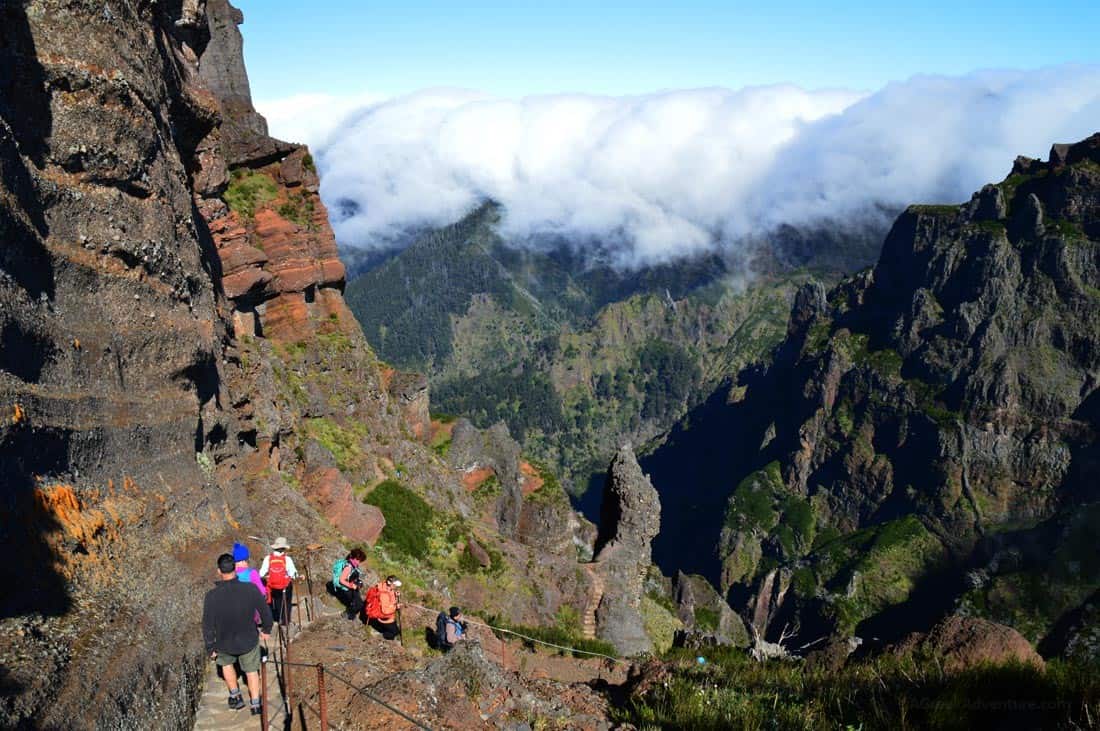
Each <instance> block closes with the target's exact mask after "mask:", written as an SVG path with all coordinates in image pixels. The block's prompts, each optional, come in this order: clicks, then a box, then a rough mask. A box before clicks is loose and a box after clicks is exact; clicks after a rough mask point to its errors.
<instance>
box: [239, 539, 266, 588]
mask: <svg viewBox="0 0 1100 731" xmlns="http://www.w3.org/2000/svg"><path fill="white" fill-rule="evenodd" d="M248 556H249V554H248V546H246V545H244V544H243V543H234V544H233V561H234V565H235V566H236V569H237V580H238V581H243V582H244V583H246V584H248V583H252V584H253V585H254V586H255V587H256V588H257V589H259V590H260V593H261V594H263V595H264V601H267V587H266V586H264V581H263V579H262V578H260V572H259V571H257V570H256V569H254V568H251V567H249V565H248Z"/></svg>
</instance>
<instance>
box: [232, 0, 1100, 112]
mask: <svg viewBox="0 0 1100 731" xmlns="http://www.w3.org/2000/svg"><path fill="white" fill-rule="evenodd" d="M237 4H238V5H239V6H240V7H241V9H242V10H243V11H244V13H245V24H244V25H243V26H242V28H241V30H242V32H243V33H244V36H245V55H246V60H247V63H248V68H249V74H250V77H251V80H252V86H253V95H254V97H256V98H257V99H261V100H269V99H278V98H285V97H289V96H294V95H297V94H307V93H324V94H333V95H353V94H363V93H370V94H374V95H381V96H393V95H398V94H404V93H408V92H412V91H415V90H418V89H423V88H428V87H438V86H449V87H463V88H470V89H478V90H481V91H485V92H488V93H490V94H494V95H501V96H510V97H512V96H522V95H526V94H539V93H549V92H562V91H568V92H585V93H593V94H636V93H645V92H650V91H655V90H660V89H674V88H694V87H705V86H722V87H728V88H739V87H742V86H747V85H757V84H771V83H777V82H790V83H794V84H797V85H799V86H802V87H807V88H829V87H843V88H849V89H863V90H873V89H877V88H879V87H881V86H882V85H883V84H885V83H886V82H888V81H892V80H898V79H905V78H908V77H910V76H913V75H914V74H920V73H933V74H948V75H957V74H963V73H966V72H969V71H972V70H974V69H985V68H1025V69H1026V68H1036V67H1040V66H1047V65H1051V64H1058V63H1064V62H1079V63H1097V62H1100V43H1098V42H1097V41H1096V29H1097V28H1098V27H1100V2H1096V0H1060V1H1059V0H1055V1H1054V2H1048V3H1036V2H1033V1H1031V2H1017V1H1015V0H998V1H997V2H989V1H986V0H980V1H977V2H959V0H953V1H951V2H944V1H942V0H924V1H922V2H919V3H913V4H912V5H911V6H910V7H903V6H901V5H900V4H898V3H893V2H856V1H854V0H835V1H834V2H830V3H822V2H820V1H819V0H818V1H810V0H796V1H791V0H786V1H784V0H776V1H775V2H765V3H744V2H718V1H715V0H681V1H680V2H678V3H670V2H668V0H661V1H660V2H648V1H647V2H622V1H621V0H602V1H600V0H585V1H580V0H556V1H555V2H539V3H533V2H479V1H476V0H473V1H470V2H461V1H456V0H405V1H404V2H369V1H368V2H363V1H362V0H354V1H351V0H323V1H318V2H312V3H308V4H303V3H302V2H301V0H294V1H293V2H292V1H291V0H237ZM304 8H307V9H304Z"/></svg>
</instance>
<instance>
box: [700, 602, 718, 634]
mask: <svg viewBox="0 0 1100 731" xmlns="http://www.w3.org/2000/svg"><path fill="white" fill-rule="evenodd" d="M718 621H719V617H718V612H717V611H715V610H714V609H709V608H707V607H695V627H696V628H697V629H701V630H706V631H708V632H716V631H717V630H718Z"/></svg>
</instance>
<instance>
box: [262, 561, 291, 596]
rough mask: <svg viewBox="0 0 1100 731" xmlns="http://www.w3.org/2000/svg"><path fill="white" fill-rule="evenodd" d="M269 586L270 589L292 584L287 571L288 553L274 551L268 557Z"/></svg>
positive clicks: (280, 588)
mask: <svg viewBox="0 0 1100 731" xmlns="http://www.w3.org/2000/svg"><path fill="white" fill-rule="evenodd" d="M267 586H268V588H269V589H279V590H282V589H285V588H287V587H288V586H290V576H289V575H288V574H287V572H286V555H285V554H284V555H281V556H280V555H279V554H277V553H273V554H271V555H270V556H268V557H267Z"/></svg>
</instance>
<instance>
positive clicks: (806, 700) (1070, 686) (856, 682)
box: [613, 648, 1100, 731]
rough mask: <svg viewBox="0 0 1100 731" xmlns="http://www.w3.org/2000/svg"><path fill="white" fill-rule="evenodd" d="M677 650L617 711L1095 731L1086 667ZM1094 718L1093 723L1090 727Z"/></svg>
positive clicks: (719, 721)
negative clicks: (820, 664) (776, 657)
mask: <svg viewBox="0 0 1100 731" xmlns="http://www.w3.org/2000/svg"><path fill="white" fill-rule="evenodd" d="M695 654H696V653H695V652H694V651H689V650H683V649H679V648H678V649H674V650H672V651H670V652H669V653H668V655H667V656H666V657H667V658H668V659H669V660H670V661H671V662H672V663H673V671H672V672H673V675H672V679H671V680H670V681H669V682H668V683H667V684H663V685H659V686H657V687H655V688H654V689H653V690H651V691H650V692H649V693H647V694H646V695H645V696H643V697H642V698H640V699H634V700H631V701H628V702H627V703H626V704H625V706H623V707H621V708H618V709H616V710H614V711H613V720H615V721H617V722H620V723H632V724H634V725H635V726H637V727H639V728H662V729H701V730H708V729H806V730H809V729H814V730H815V731H816V730H817V729H843V730H854V729H860V730H861V731H877V730H878V729H883V730H885V729H890V730H891V731H893V730H895V729H897V730H899V731H908V730H911V729H912V730H916V729H927V728H936V729H971V728H1090V727H1095V726H1094V724H1095V718H1096V715H1097V714H1096V711H1097V704H1098V702H1100V684H1098V681H1097V675H1096V673H1095V672H1094V671H1093V670H1092V669H1090V668H1088V667H1087V666H1084V665H1074V664H1066V663H1062V662H1052V663H1050V664H1049V665H1048V666H1047V669H1046V671H1045V672H1044V671H1041V670H1036V669H1034V668H1032V667H1030V666H1020V665H1005V666H987V667H981V668H976V669H973V670H969V671H966V672H962V673H957V674H953V675H949V674H947V673H946V672H945V671H944V670H943V667H942V664H941V663H939V662H938V661H937V660H936V659H935V658H929V657H922V656H918V657H914V656H909V657H902V658H898V657H894V656H881V657H879V658H875V659H872V660H866V661H861V662H856V663H850V664H848V665H846V666H845V667H844V668H842V669H841V670H839V671H832V670H828V669H824V668H808V667H805V666H803V665H801V664H796V663H787V662H770V663H757V662H755V661H752V660H751V659H749V658H748V657H746V655H745V653H744V652H743V651H741V652H738V651H736V650H730V649H725V648H710V649H708V650H707V651H706V652H705V653H704V654H705V655H706V657H707V663H706V664H705V665H698V664H697V663H696V662H695V659H694V655H695ZM1090 719H1092V720H1091V721H1090Z"/></svg>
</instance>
